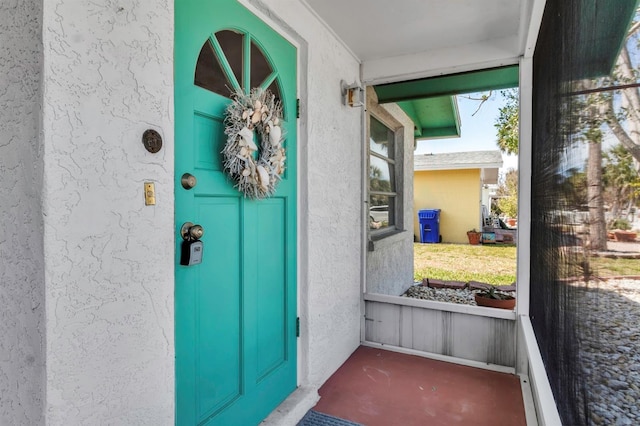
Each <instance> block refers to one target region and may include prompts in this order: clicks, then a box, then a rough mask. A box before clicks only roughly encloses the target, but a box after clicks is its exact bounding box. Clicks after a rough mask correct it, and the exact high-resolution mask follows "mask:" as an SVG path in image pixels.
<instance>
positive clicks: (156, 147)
mask: <svg viewBox="0 0 640 426" xmlns="http://www.w3.org/2000/svg"><path fill="white" fill-rule="evenodd" d="M142 144H143V145H144V148H145V149H146V150H147V151H149V152H150V153H152V154H155V153H156V152H158V151H160V149H162V136H160V133H158V132H156V131H155V130H153V129H148V130H145V132H144V133H143V134H142Z"/></svg>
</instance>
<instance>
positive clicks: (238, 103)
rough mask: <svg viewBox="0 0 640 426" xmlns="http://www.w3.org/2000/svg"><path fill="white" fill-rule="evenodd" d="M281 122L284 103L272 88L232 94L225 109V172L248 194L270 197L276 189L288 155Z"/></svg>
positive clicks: (253, 196)
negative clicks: (286, 154)
mask: <svg viewBox="0 0 640 426" xmlns="http://www.w3.org/2000/svg"><path fill="white" fill-rule="evenodd" d="M281 123H282V105H281V104H280V102H276V97H275V95H274V94H273V93H271V92H270V91H269V90H262V89H259V88H254V89H251V93H250V94H249V95H246V94H244V93H242V92H236V93H235V94H234V95H233V96H232V102H231V104H230V105H229V106H228V107H227V110H226V111H225V119H224V124H225V129H224V133H225V134H226V135H227V143H226V144H225V146H224V149H223V150H222V155H223V156H224V170H225V172H226V173H227V174H228V176H229V177H230V178H231V179H232V180H233V181H234V182H235V184H234V187H235V188H237V189H238V191H240V192H242V193H243V194H244V196H245V197H249V198H253V199H261V198H266V197H269V196H271V195H273V193H274V192H275V190H276V185H277V183H278V182H279V181H280V179H281V176H282V174H283V173H284V163H285V160H286V158H287V157H286V156H285V150H284V148H283V147H282V141H283V137H284V135H283V131H282V127H281ZM256 133H257V135H258V143H257V144H256V141H255V135H256ZM256 152H257V159H256V158H255V157H256V154H255V153H256Z"/></svg>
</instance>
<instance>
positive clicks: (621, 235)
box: [613, 230, 637, 243]
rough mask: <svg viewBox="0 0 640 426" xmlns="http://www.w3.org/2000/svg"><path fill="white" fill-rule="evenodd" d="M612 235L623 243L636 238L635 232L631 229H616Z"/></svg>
mask: <svg viewBox="0 0 640 426" xmlns="http://www.w3.org/2000/svg"><path fill="white" fill-rule="evenodd" d="M613 235H614V236H615V239H616V241H620V242H623V243H630V242H633V241H635V240H636V237H637V235H636V233H635V232H633V231H618V230H614V231H613Z"/></svg>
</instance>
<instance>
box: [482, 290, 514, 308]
mask: <svg viewBox="0 0 640 426" xmlns="http://www.w3.org/2000/svg"><path fill="white" fill-rule="evenodd" d="M474 298H475V299H476V303H477V304H478V306H486V307H488V308H500V309H509V310H513V309H514V308H515V307H516V298H515V297H511V299H506V300H499V299H490V298H488V297H482V296H480V294H479V293H476V294H475V296H474Z"/></svg>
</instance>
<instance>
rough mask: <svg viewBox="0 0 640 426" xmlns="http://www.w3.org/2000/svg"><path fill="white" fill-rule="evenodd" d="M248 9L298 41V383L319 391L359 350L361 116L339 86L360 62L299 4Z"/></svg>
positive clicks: (279, 2)
mask: <svg viewBox="0 0 640 426" xmlns="http://www.w3.org/2000/svg"><path fill="white" fill-rule="evenodd" d="M252 3H253V4H256V5H261V4H267V5H268V7H269V10H270V11H271V12H272V13H273V14H274V15H275V16H277V18H278V19H281V20H283V21H284V22H285V25H284V26H288V27H289V29H290V32H293V33H295V34H296V35H297V36H298V37H299V38H300V40H301V42H302V43H301V45H300V47H299V49H298V54H299V55H300V62H301V68H300V69H299V80H300V87H301V92H300V93H299V97H300V98H301V103H302V116H301V120H302V121H303V123H302V124H303V125H304V128H303V129H302V130H303V131H302V132H300V135H299V138H298V142H299V144H300V159H299V180H298V183H299V185H298V186H299V199H300V204H301V214H300V215H299V220H300V229H301V232H300V234H299V237H298V238H299V239H300V243H301V244H302V246H303V247H302V249H301V250H300V253H301V259H300V267H301V268H306V271H303V274H302V278H303V279H302V280H301V281H300V282H299V283H298V291H299V294H300V316H301V321H302V331H303V335H302V336H301V339H302V345H301V346H302V347H301V349H300V353H299V356H300V357H301V359H302V362H303V365H301V368H300V370H301V371H299V379H300V380H299V381H300V382H301V384H302V385H311V386H318V385H321V384H322V383H324V381H326V379H327V378H328V377H329V376H330V375H331V374H333V373H334V372H335V370H336V369H337V368H338V367H339V366H340V365H342V363H343V362H344V361H345V360H346V359H347V358H348V357H349V355H351V353H352V352H353V351H354V350H355V349H356V348H357V347H358V345H359V343H360V318H361V313H360V299H361V291H360V276H361V272H360V265H361V254H362V249H361V238H362V225H361V224H362V219H361V212H362V210H361V209H362V204H361V197H362V195H361V183H362V180H361V140H362V133H361V119H360V114H361V110H360V109H359V108H349V107H346V106H343V105H342V101H341V92H340V81H341V80H345V81H348V82H349V83H352V82H354V81H357V80H358V73H359V63H358V62H357V61H356V59H355V58H354V57H353V56H352V55H350V54H349V52H348V51H347V50H346V49H345V48H344V46H343V45H342V44H341V43H340V42H339V41H338V40H337V39H336V38H335V37H334V36H333V35H332V34H331V33H330V32H329V31H328V30H327V28H326V27H325V26H324V25H323V24H322V23H321V22H319V21H318V19H317V18H316V17H315V16H314V15H313V14H312V13H311V12H309V10H308V9H306V8H305V7H304V6H303V5H302V4H301V3H300V2H298V1H294V0H269V1H268V2H267V1H265V2H263V3H262V2H252ZM305 129H306V131H305ZM305 360H306V361H305Z"/></svg>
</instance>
